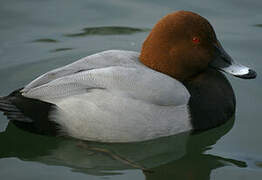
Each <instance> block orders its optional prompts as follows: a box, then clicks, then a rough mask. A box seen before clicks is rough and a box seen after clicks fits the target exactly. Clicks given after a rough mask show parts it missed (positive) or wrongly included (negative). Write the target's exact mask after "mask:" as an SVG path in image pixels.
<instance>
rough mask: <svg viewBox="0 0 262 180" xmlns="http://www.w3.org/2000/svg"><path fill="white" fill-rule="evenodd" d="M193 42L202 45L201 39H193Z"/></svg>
mask: <svg viewBox="0 0 262 180" xmlns="http://www.w3.org/2000/svg"><path fill="white" fill-rule="evenodd" d="M192 41H193V42H194V43H196V44H198V43H200V39H199V38H198V37H193V39H192Z"/></svg>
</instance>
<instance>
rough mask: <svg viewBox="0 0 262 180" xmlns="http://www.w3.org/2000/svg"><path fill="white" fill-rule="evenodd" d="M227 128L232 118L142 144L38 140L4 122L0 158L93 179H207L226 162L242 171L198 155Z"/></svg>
mask: <svg viewBox="0 0 262 180" xmlns="http://www.w3.org/2000/svg"><path fill="white" fill-rule="evenodd" d="M233 124H234V120H233V119H232V120H230V121H229V122H228V123H226V124H225V125H223V126H220V127H218V128H215V129H212V130H209V131H206V132H203V133H198V134H194V135H190V133H183V134H179V135H175V136H171V137H165V138H159V139H156V140H151V141H146V142H139V143H117V144H108V143H96V142H83V141H79V140H75V139H66V138H55V137H46V136H38V135H34V134H30V133H27V132H24V131H22V130H18V129H17V128H16V127H15V126H14V125H13V124H11V123H9V125H8V127H7V129H6V131H5V132H3V133H1V134H0V141H1V143H2V146H1V149H0V158H6V157H18V158H20V159H21V160H24V161H36V162H41V163H44V164H49V165H59V166H66V167H70V168H72V170H73V171H77V172H82V173H87V174H92V175H98V176H103V175H114V174H119V171H120V170H125V169H141V170H143V173H144V175H145V176H146V179H174V177H177V178H180V179H188V178H189V177H191V178H190V179H209V176H210V173H211V171H212V170H213V169H216V168H219V167H223V166H225V165H228V164H231V165H235V166H238V167H246V163H245V162H242V161H238V160H234V159H228V158H223V157H220V156H215V155H211V154H204V153H205V151H206V150H208V149H210V148H211V146H212V145H213V144H215V143H216V141H217V140H218V139H220V137H222V136H223V135H225V134H226V133H227V132H228V131H229V130H230V129H231V128H232V126H233ZM17 147H19V148H17ZM120 172H121V171H120Z"/></svg>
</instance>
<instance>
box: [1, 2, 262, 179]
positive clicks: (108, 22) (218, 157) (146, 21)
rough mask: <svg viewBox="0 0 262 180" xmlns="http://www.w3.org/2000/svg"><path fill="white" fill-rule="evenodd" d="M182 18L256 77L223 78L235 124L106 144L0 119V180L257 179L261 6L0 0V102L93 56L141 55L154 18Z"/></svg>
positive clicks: (261, 152)
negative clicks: (180, 13) (199, 20)
mask: <svg viewBox="0 0 262 180" xmlns="http://www.w3.org/2000/svg"><path fill="white" fill-rule="evenodd" d="M181 9H184V10H191V11H194V12H197V13H199V14H201V15H202V16H204V17H206V18H208V19H209V21H210V22H211V24H212V25H213V26H214V28H215V30H216V33H217V36H218V38H219V39H220V41H221V42H222V44H223V46H224V48H225V49H226V50H227V52H228V53H229V54H231V56H232V57H233V58H234V59H236V60H237V61H238V62H240V63H242V64H245V65H248V66H250V67H253V68H254V69H255V70H256V71H257V73H258V77H257V79H255V80H250V81H247V80H241V79H237V78H234V77H230V76H228V78H229V80H230V82H231V84H232V86H233V88H234V91H235V94H236V97H237V112H236V115H235V118H233V119H232V120H231V121H229V122H228V123H227V124H225V125H223V126H221V127H218V128H215V129H212V130H209V131H206V132H204V133H200V134H196V135H194V136H189V135H188V134H187V133H185V134H181V135H179V136H173V137H169V138H161V139H158V140H154V141H149V142H144V143H135V144H114V145H108V144H99V143H88V144H86V143H83V142H79V141H77V140H72V139H65V138H54V137H45V136H39V135H35V134H31V133H28V132H24V131H22V130H20V129H17V128H16V127H15V126H13V125H12V124H8V121H7V120H6V118H5V117H4V116H3V115H0V120H1V121H0V131H1V133H0V142H1V145H0V178H1V179H4V180H9V179H10V180H15V179H19V180H21V179H36V178H37V179H40V180H44V179H49V180H51V179H62V178H63V179H73V178H77V179H79V180H80V179H105V178H106V179H116V180H117V179H201V180H202V179H252V180H254V179H261V177H262V169H261V168H262V143H261V138H262V134H261V127H262V121H261V114H262V113H261V110H260V109H261V108H260V107H261V105H262V103H261V80H262V79H261V75H260V72H261V71H262V63H261V41H262V26H261V24H262V13H261V9H262V3H261V1H259V0H253V1H236V0H222V1H215V2H211V1H208V0H196V1H189V0H187V1H184V0H183V1H182V0H181V1H174V0H172V1H171V0H169V1H161V0H157V1H151V0H144V1H141V0H134V1H128V0H107V1H105V0H104V1H92V0H79V1H77V2H76V1H69V0H63V1H62V0H53V1H51V0H49V1H40V0H38V1H37V0H34V1H32V0H20V1H15V0H9V1H1V2H0V20H1V21H0V57H1V58H0V82H1V87H0V95H6V94H8V93H9V92H10V91H12V90H14V89H17V88H20V87H22V86H23V85H25V84H26V83H28V82H29V81H31V80H32V79H34V78H35V77H36V76H38V75H40V74H41V73H43V72H46V71H48V70H50V69H53V68H55V67H58V66H61V65H65V64H68V63H70V62H73V61H75V60H76V59H78V58H80V57H83V56H87V55H90V54H93V53H95V52H99V51H103V50H107V49H125V50H134V51H139V50H140V48H141V44H142V42H143V40H144V39H145V37H146V36H147V34H148V32H149V30H150V29H151V28H152V26H153V25H154V24H155V23H156V21H157V20H158V19H159V18H161V17H162V16H164V15H165V14H167V13H169V12H173V11H175V10H181Z"/></svg>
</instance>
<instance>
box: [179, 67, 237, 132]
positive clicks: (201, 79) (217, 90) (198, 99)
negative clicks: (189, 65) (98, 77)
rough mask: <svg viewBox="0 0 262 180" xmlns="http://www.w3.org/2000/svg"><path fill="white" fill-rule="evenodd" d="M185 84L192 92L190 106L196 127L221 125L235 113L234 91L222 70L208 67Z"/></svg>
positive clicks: (203, 127) (201, 128) (199, 128)
mask: <svg viewBox="0 0 262 180" xmlns="http://www.w3.org/2000/svg"><path fill="white" fill-rule="evenodd" d="M183 84H184V85H185V86H186V88H187V89H188V91H189V93H190V94H191V98H190V101H189V107H190V113H191V121H192V124H193V127H194V129H196V130H204V129H209V128H213V127H216V126H219V125H221V124H223V123H224V122H226V121H227V120H229V119H230V118H231V117H232V116H233V115H234V113H235V104H236V101H235V95H234V91H233V89H232V87H231V85H230V83H229V81H228V80H227V78H226V77H225V76H224V75H223V74H222V73H221V72H218V71H216V70H214V69H207V70H206V71H204V72H203V73H201V74H199V75H198V76H196V77H194V78H191V79H190V80H187V81H184V82H183Z"/></svg>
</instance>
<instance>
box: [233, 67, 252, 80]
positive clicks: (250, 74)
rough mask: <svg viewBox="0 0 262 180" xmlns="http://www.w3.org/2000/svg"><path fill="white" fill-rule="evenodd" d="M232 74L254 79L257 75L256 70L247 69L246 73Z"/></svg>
mask: <svg viewBox="0 0 262 180" xmlns="http://www.w3.org/2000/svg"><path fill="white" fill-rule="evenodd" d="M234 76H236V77H239V78H242V79H255V78H256V77H257V73H256V71H254V70H252V69H249V70H248V73H247V74H243V75H234Z"/></svg>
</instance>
